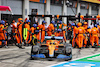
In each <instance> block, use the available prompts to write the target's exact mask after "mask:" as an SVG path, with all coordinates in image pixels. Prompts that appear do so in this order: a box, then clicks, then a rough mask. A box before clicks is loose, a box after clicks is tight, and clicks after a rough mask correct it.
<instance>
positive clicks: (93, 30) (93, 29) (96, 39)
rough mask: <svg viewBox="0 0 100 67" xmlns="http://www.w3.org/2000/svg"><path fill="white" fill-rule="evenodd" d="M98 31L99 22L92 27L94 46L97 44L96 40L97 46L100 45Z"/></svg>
mask: <svg viewBox="0 0 100 67" xmlns="http://www.w3.org/2000/svg"><path fill="white" fill-rule="evenodd" d="M98 33H99V30H98V28H97V24H95V25H94V28H92V30H91V34H92V47H93V46H96V45H94V43H95V42H96V44H97V46H99V38H98Z"/></svg>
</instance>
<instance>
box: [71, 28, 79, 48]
mask: <svg viewBox="0 0 100 67" xmlns="http://www.w3.org/2000/svg"><path fill="white" fill-rule="evenodd" d="M77 29H78V28H77V27H76V26H74V28H73V39H72V47H74V45H75V42H77V39H75V37H76V34H78V32H77Z"/></svg>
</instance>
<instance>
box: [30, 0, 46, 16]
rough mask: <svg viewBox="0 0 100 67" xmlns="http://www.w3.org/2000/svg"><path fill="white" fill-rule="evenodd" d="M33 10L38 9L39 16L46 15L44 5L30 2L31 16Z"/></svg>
mask: <svg viewBox="0 0 100 67" xmlns="http://www.w3.org/2000/svg"><path fill="white" fill-rule="evenodd" d="M32 9H38V14H40V15H42V14H44V4H41V3H34V2H30V3H29V14H31V10H32Z"/></svg>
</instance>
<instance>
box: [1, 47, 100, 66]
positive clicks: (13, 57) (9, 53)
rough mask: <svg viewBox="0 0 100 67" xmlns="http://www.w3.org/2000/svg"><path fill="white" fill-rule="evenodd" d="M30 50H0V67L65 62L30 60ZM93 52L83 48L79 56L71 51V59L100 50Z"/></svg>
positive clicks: (91, 49) (46, 64) (26, 48)
mask: <svg viewBox="0 0 100 67" xmlns="http://www.w3.org/2000/svg"><path fill="white" fill-rule="evenodd" d="M30 50H31V47H25V49H19V48H17V47H15V46H9V48H8V49H6V48H0V67H46V66H50V65H53V64H57V63H60V62H65V61H63V60H54V61H48V60H46V59H40V60H30ZM94 50H95V49H94V48H84V49H82V50H81V54H80V55H76V53H77V51H78V49H73V51H72V52H73V59H76V58H80V57H84V56H88V55H92V54H95V53H99V52H100V48H99V49H98V50H97V51H95V52H94ZM66 62H67V61H66Z"/></svg>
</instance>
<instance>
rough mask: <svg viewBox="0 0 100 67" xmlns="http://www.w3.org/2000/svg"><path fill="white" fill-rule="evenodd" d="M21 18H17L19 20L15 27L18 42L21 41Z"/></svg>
mask: <svg viewBox="0 0 100 67" xmlns="http://www.w3.org/2000/svg"><path fill="white" fill-rule="evenodd" d="M22 20H23V19H22V18H19V19H18V21H19V22H18V23H17V28H18V30H17V32H18V38H19V41H20V43H22V25H23V22H22Z"/></svg>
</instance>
